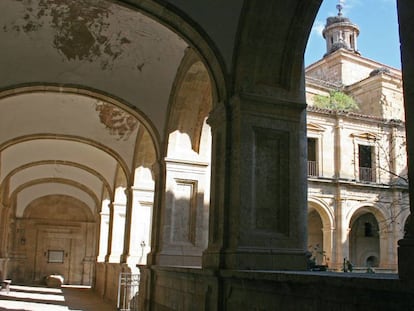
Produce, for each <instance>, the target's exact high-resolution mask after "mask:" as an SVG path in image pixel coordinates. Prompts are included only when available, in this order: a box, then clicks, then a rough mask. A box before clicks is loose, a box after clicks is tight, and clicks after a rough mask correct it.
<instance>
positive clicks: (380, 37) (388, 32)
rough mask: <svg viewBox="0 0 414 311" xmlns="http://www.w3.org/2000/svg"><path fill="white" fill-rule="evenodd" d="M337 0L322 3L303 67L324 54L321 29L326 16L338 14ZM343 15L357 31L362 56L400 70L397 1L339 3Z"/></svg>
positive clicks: (351, 1) (347, 0)
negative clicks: (341, 6) (355, 26)
mask: <svg viewBox="0 0 414 311" xmlns="http://www.w3.org/2000/svg"><path fill="white" fill-rule="evenodd" d="M339 1H340V0H324V1H323V2H322V5H321V7H320V10H319V13H318V15H317V17H316V20H315V23H314V25H313V29H312V32H311V34H310V37H309V42H308V46H307V49H306V53H305V66H308V65H310V64H312V63H313V62H315V61H317V60H319V59H321V58H322V57H323V54H324V53H325V52H326V46H325V39H323V37H322V29H323V27H324V25H325V22H326V18H327V17H328V16H334V15H337V13H338V11H337V10H336V5H337V4H338V3H339ZM341 3H342V5H343V7H344V9H343V15H344V16H346V17H349V18H350V19H351V21H352V22H353V23H354V24H357V25H358V27H359V29H360V34H359V37H358V50H359V52H360V53H361V56H363V57H366V58H370V59H372V60H375V61H378V62H381V63H383V64H386V65H388V66H391V67H395V68H398V69H401V61H400V50H399V35H398V19H397V7H396V0H342V1H341Z"/></svg>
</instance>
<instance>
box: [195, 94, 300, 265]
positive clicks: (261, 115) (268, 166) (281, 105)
mask: <svg viewBox="0 0 414 311" xmlns="http://www.w3.org/2000/svg"><path fill="white" fill-rule="evenodd" d="M305 116H306V110H305V105H304V104H301V103H295V102H283V101H280V100H276V99H273V98H267V97H263V96H257V95H251V94H242V95H241V96H239V97H234V98H233V100H232V102H231V118H227V117H226V115H224V111H223V110H219V111H215V112H213V114H212V115H211V117H210V119H211V120H210V123H211V124H212V131H213V146H214V147H213V155H212V156H213V160H212V163H213V165H212V167H213V168H215V171H214V170H213V172H212V174H213V175H212V192H211V193H212V198H211V202H212V203H211V204H212V206H211V210H210V231H211V232H210V239H211V240H210V241H209V248H208V249H207V250H206V251H205V253H204V258H203V266H204V267H211V268H219V267H220V268H227V269H272V270H275V269H282V270H290V269H291V270H301V269H306V260H305V249H306V245H305V244H306V232H305V231H306V228H305V227H306V209H307V203H306V201H307V185H306V174H307V173H306V133H305V131H306V128H305V124H306V122H305ZM214 119H218V120H219V121H216V120H214ZM222 120H226V122H229V123H228V124H227V125H223V122H222ZM224 124H226V123H224ZM215 125H216V126H215ZM224 142H225V144H224ZM218 163H221V165H220V164H218ZM223 177H224V178H223Z"/></svg>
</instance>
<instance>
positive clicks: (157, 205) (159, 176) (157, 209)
mask: <svg viewBox="0 0 414 311" xmlns="http://www.w3.org/2000/svg"><path fill="white" fill-rule="evenodd" d="M152 171H153V173H154V182H155V186H154V191H155V195H154V208H153V213H152V224H151V228H152V229H151V252H149V253H148V256H147V264H148V265H155V264H157V255H158V253H159V250H160V249H161V247H162V240H161V237H162V235H163V231H164V228H163V225H162V224H163V219H162V217H163V215H164V209H165V206H164V205H163V204H162V202H164V198H165V162H164V161H163V160H161V161H157V162H156V163H155V164H154V165H153V169H152Z"/></svg>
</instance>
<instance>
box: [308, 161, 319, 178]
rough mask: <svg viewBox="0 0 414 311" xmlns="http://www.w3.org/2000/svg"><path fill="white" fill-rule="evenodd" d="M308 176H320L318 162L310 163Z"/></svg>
mask: <svg viewBox="0 0 414 311" xmlns="http://www.w3.org/2000/svg"><path fill="white" fill-rule="evenodd" d="M308 176H319V172H318V162H316V161H308Z"/></svg>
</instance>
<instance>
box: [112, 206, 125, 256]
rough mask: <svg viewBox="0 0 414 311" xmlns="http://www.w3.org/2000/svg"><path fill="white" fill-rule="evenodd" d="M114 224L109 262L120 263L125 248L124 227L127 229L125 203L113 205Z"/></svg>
mask: <svg viewBox="0 0 414 311" xmlns="http://www.w3.org/2000/svg"><path fill="white" fill-rule="evenodd" d="M111 212H112V222H111V228H112V230H111V243H110V253H109V256H108V262H113V263H119V262H120V261H121V255H122V253H123V246H124V227H125V213H126V205H125V203H116V202H113V203H112V204H111Z"/></svg>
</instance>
